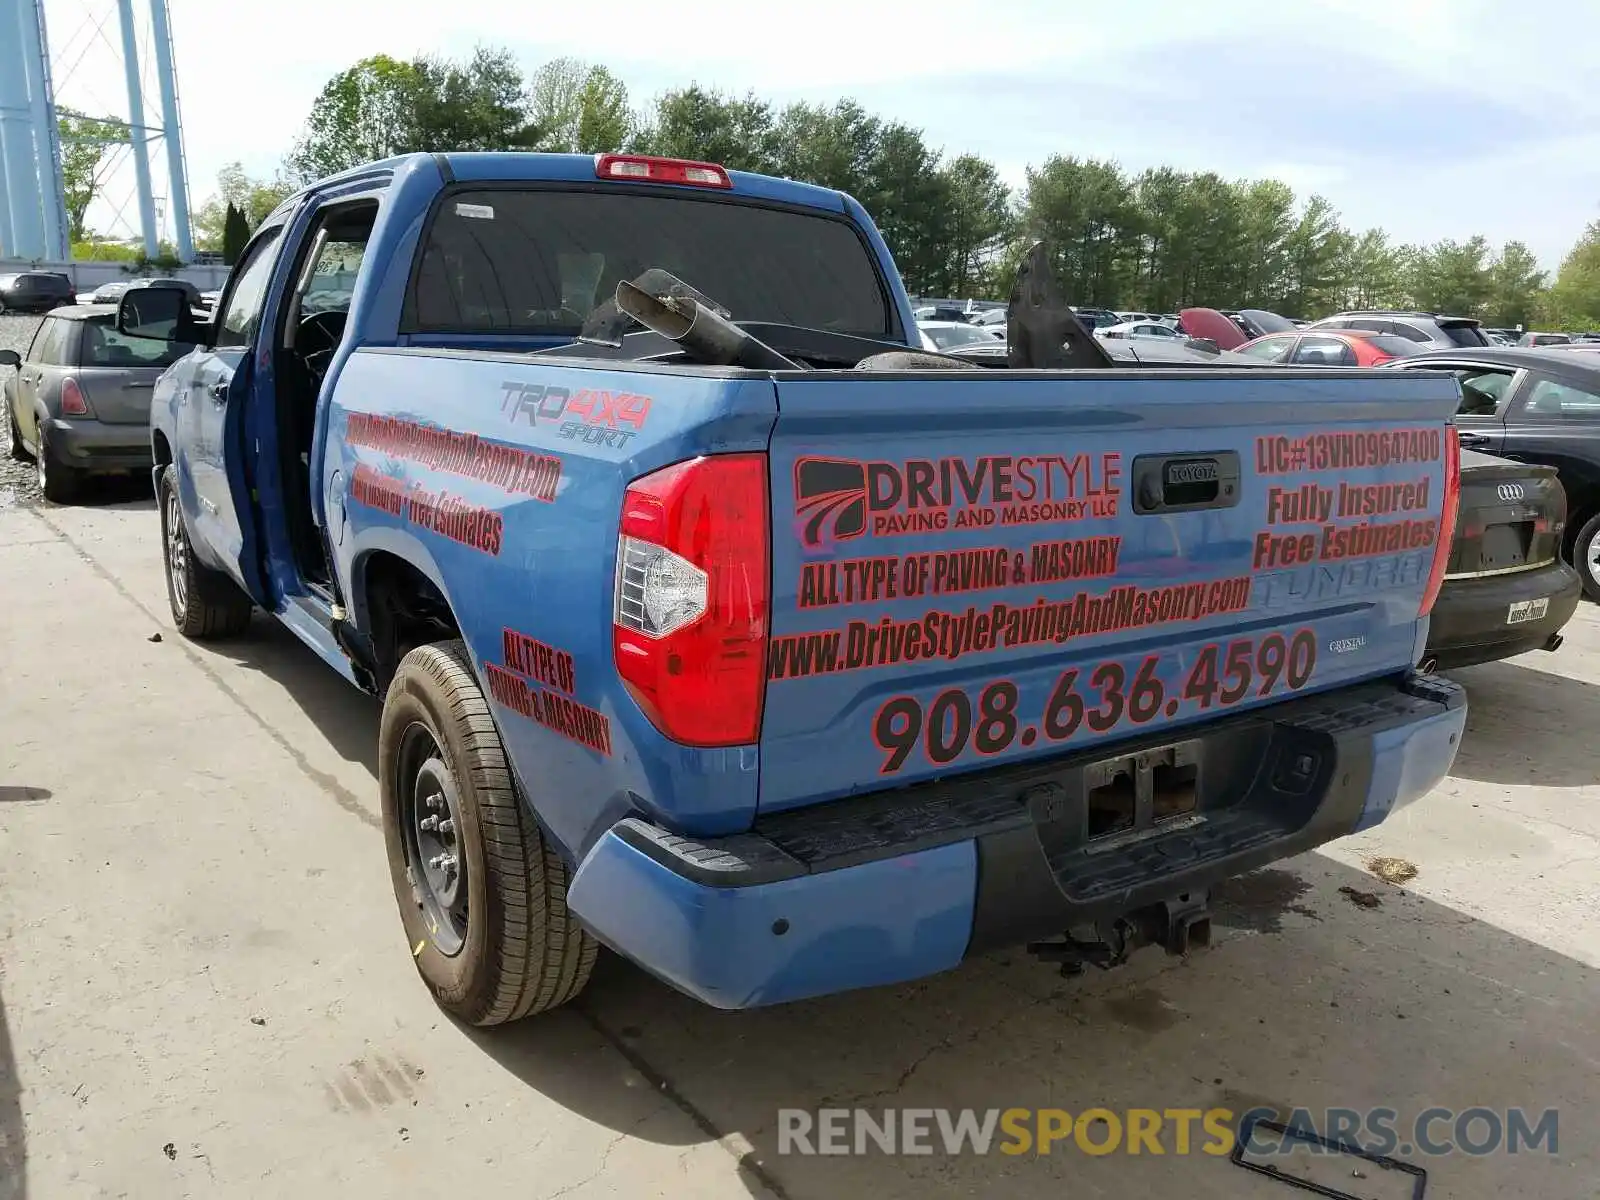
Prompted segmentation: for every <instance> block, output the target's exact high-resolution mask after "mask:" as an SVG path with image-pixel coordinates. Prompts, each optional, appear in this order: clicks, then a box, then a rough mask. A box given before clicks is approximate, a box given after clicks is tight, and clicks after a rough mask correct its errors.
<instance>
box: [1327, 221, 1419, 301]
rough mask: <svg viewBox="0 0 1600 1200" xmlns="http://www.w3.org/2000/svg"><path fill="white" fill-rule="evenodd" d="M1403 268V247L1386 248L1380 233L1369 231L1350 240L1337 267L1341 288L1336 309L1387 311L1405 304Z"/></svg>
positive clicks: (1387, 239) (1386, 235) (1386, 245)
mask: <svg viewBox="0 0 1600 1200" xmlns="http://www.w3.org/2000/svg"><path fill="white" fill-rule="evenodd" d="M1404 266H1405V253H1404V250H1403V248H1396V247H1393V246H1391V245H1389V235H1388V234H1386V233H1385V232H1384V231H1383V230H1381V229H1369V230H1367V231H1366V232H1365V233H1363V234H1362V235H1361V236H1360V237H1358V238H1353V239H1352V240H1351V241H1350V243H1349V245H1348V247H1347V248H1346V250H1345V255H1344V263H1343V265H1342V266H1341V268H1340V274H1341V275H1342V276H1343V278H1344V285H1345V286H1344V295H1343V297H1342V298H1341V299H1340V300H1339V307H1341V308H1390V307H1394V306H1396V305H1400V304H1405V303H1408V300H1407V298H1406V296H1405V293H1404V290H1403V288H1402V286H1401V275H1402V273H1403V269H1404Z"/></svg>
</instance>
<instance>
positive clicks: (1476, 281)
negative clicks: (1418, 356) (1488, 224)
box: [1408, 237, 1492, 316]
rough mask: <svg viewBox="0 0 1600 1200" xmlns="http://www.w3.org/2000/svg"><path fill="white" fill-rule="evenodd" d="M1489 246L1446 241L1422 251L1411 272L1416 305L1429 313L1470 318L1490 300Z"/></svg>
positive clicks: (1482, 242) (1474, 240)
mask: <svg viewBox="0 0 1600 1200" xmlns="http://www.w3.org/2000/svg"><path fill="white" fill-rule="evenodd" d="M1488 256H1489V243H1488V241H1487V240H1486V239H1485V238H1482V237H1473V238H1469V239H1468V240H1466V241H1465V242H1454V241H1448V240H1446V241H1442V242H1437V243H1435V244H1434V245H1432V246H1429V247H1427V248H1426V249H1424V250H1419V251H1418V252H1417V254H1416V256H1415V258H1414V259H1413V261H1412V263H1411V267H1410V271H1409V272H1408V274H1409V276H1410V279H1409V288H1408V290H1409V291H1410V293H1411V299H1412V301H1413V302H1414V303H1415V304H1416V305H1417V307H1418V308H1421V309H1423V310H1424V311H1426V312H1444V313H1455V314H1459V315H1462V316H1470V315H1472V314H1473V313H1476V312H1480V311H1482V310H1483V309H1484V307H1485V306H1486V304H1487V302H1488V300H1489V294H1490V291H1491V288H1492V284H1491V283H1490V279H1489V267H1488V263H1487V261H1486V260H1487V259H1488Z"/></svg>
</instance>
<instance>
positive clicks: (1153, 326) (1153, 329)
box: [1096, 321, 1183, 341]
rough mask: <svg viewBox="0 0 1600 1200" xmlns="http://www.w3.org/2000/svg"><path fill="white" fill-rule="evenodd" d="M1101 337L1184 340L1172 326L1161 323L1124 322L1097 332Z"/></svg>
mask: <svg viewBox="0 0 1600 1200" xmlns="http://www.w3.org/2000/svg"><path fill="white" fill-rule="evenodd" d="M1096 332H1097V333H1099V335H1100V336H1101V337H1108V338H1168V339H1171V338H1177V339H1179V340H1180V341H1181V340H1182V339H1183V334H1181V333H1179V332H1178V331H1177V330H1176V329H1174V328H1173V327H1172V326H1170V325H1163V324H1162V323H1161V322H1160V321H1124V322H1123V323H1122V324H1121V325H1107V326H1106V327H1105V328H1104V329H1100V330H1097V331H1096Z"/></svg>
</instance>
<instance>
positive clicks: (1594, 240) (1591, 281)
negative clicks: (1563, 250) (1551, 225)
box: [1540, 221, 1600, 329]
mask: <svg viewBox="0 0 1600 1200" xmlns="http://www.w3.org/2000/svg"><path fill="white" fill-rule="evenodd" d="M1540 320H1541V322H1542V323H1543V324H1545V325H1546V326H1549V327H1552V328H1556V329H1600V221H1591V222H1589V224H1588V226H1587V227H1586V228H1585V229H1584V231H1583V236H1582V237H1580V238H1579V239H1578V241H1577V244H1576V245H1574V246H1573V247H1572V249H1571V250H1570V251H1568V252H1567V256H1566V257H1565V258H1564V259H1562V260H1561V270H1560V271H1558V272H1557V273H1556V281H1555V283H1554V284H1553V285H1552V286H1551V288H1550V292H1549V294H1548V295H1547V296H1546V297H1545V299H1544V302H1543V304H1542V305H1541V308H1540Z"/></svg>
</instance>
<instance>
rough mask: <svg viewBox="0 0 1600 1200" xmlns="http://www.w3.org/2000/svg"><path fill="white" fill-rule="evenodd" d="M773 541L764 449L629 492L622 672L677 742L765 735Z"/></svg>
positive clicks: (618, 623) (621, 596) (695, 465)
mask: <svg viewBox="0 0 1600 1200" xmlns="http://www.w3.org/2000/svg"><path fill="white" fill-rule="evenodd" d="M769 542H770V534H769V531H768V520H767V457H766V455H765V454H716V455H710V456H707V457H704V458H696V459H692V460H690V461H688V462H681V463H675V464H674V465H672V466H670V467H664V468H662V469H661V470H659V471H656V472H655V473H654V474H651V475H646V476H645V477H644V478H643V479H639V480H635V481H634V482H633V483H632V484H631V485H630V486H629V488H628V491H627V494H626V495H625V496H624V497H623V502H622V530H621V536H620V537H619V538H618V539H617V577H616V598H615V601H614V608H613V612H612V647H613V650H614V651H615V654H616V661H617V673H618V674H619V675H620V676H621V677H622V682H623V684H624V685H625V686H626V687H627V689H628V692H629V694H630V695H631V696H632V697H633V698H634V700H635V701H636V702H637V703H638V705H639V707H640V708H641V709H643V710H644V713H645V715H646V716H647V717H649V718H650V721H651V723H652V724H653V725H655V727H656V728H657V729H659V730H660V731H661V732H662V733H664V734H666V735H667V737H669V738H671V739H672V740H673V741H675V742H681V743H683V744H684V745H687V746H743V745H748V744H750V743H751V742H755V741H758V740H759V739H760V737H761V707H762V701H763V699H764V696H765V693H766V659H767V609H768V599H767V596H768V588H769V584H768V580H769V577H770V570H771V568H770V562H769V558H770V553H769Z"/></svg>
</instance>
